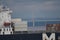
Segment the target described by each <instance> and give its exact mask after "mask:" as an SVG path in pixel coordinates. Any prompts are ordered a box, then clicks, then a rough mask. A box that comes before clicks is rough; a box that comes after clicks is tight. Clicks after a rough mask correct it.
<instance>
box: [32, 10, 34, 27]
mask: <svg viewBox="0 0 60 40" xmlns="http://www.w3.org/2000/svg"><path fill="white" fill-rule="evenodd" d="M32 22H33V27H34V10H32Z"/></svg>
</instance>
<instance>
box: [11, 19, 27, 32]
mask: <svg viewBox="0 0 60 40" xmlns="http://www.w3.org/2000/svg"><path fill="white" fill-rule="evenodd" d="M12 22H13V23H14V27H15V28H14V29H15V31H27V21H22V19H20V18H15V19H12Z"/></svg>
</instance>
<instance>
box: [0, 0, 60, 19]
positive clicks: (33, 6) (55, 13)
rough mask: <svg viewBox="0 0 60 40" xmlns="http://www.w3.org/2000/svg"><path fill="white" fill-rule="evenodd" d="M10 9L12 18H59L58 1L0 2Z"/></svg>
mask: <svg viewBox="0 0 60 40" xmlns="http://www.w3.org/2000/svg"><path fill="white" fill-rule="evenodd" d="M0 3H2V4H4V5H7V6H8V7H9V8H10V9H12V11H13V13H12V17H13V18H15V17H19V18H24V19H25V18H32V17H33V15H34V18H60V0H1V1H0Z"/></svg>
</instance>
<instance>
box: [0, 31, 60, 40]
mask: <svg viewBox="0 0 60 40" xmlns="http://www.w3.org/2000/svg"><path fill="white" fill-rule="evenodd" d="M42 34H43V33H32V34H13V35H12V34H11V35H0V40H43V39H42ZM46 34H47V35H48V36H49V35H50V34H51V33H50V32H49V33H46ZM58 37H60V33H55V40H58Z"/></svg>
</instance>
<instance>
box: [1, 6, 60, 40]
mask: <svg viewBox="0 0 60 40" xmlns="http://www.w3.org/2000/svg"><path fill="white" fill-rule="evenodd" d="M11 13H12V11H11V10H10V9H9V8H7V7H5V6H0V40H60V31H58V30H57V31H58V32H56V31H51V30H52V29H49V28H51V27H50V26H52V24H50V25H49V24H47V25H46V26H47V28H46V29H47V30H49V31H38V30H30V31H28V30H27V29H28V28H27V21H21V19H12V18H11ZM19 22H21V24H19V25H20V26H21V27H20V26H19V27H20V28H19V27H18V26H17V27H15V26H14V25H15V24H16V23H19ZM56 25H58V24H56ZM59 25H60V24H59ZM54 26H55V25H54ZM59 27H60V26H58V28H59ZM52 28H53V29H56V28H54V27H52ZM50 35H51V36H50ZM49 36H50V37H49Z"/></svg>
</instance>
